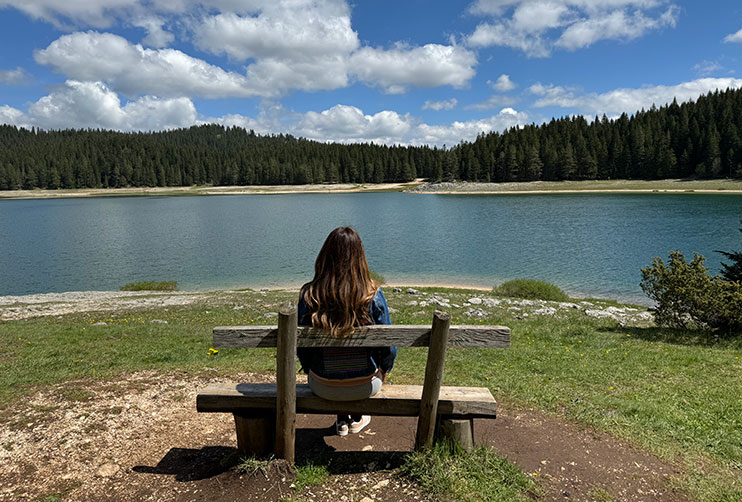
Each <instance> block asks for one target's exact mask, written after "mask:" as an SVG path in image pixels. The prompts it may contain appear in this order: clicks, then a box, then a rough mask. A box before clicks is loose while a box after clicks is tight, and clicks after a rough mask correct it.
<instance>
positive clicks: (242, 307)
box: [232, 305, 245, 310]
mask: <svg viewBox="0 0 742 502" xmlns="http://www.w3.org/2000/svg"><path fill="white" fill-rule="evenodd" d="M244 308H245V306H244V305H235V306H234V307H232V310H242V309H244Z"/></svg>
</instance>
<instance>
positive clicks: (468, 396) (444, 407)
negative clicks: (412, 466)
mask: <svg viewBox="0 0 742 502" xmlns="http://www.w3.org/2000/svg"><path fill="white" fill-rule="evenodd" d="M422 390H423V387H422V385H389V384H384V385H382V387H381V390H380V391H379V393H378V394H376V395H375V396H373V397H370V398H368V399H363V400H361V401H343V402H342V403H339V402H338V401H327V400H325V399H322V398H320V397H317V396H316V395H314V393H312V390H311V389H310V388H309V385H307V384H298V385H296V412H297V413H309V414H332V413H336V412H337V411H338V408H339V407H341V405H342V409H343V411H347V412H348V413H354V414H355V413H358V414H365V415H386V416H406V417H414V416H417V415H418V414H419V413H420V398H421V397H422ZM196 408H197V409H198V411H200V412H215V413H225V412H228V413H233V412H249V411H253V412H255V411H257V410H274V409H276V384H275V383H240V384H216V385H211V386H209V387H207V388H205V389H204V390H202V391H201V392H199V394H198V396H197V397H196ZM496 410H497V403H496V402H495V398H494V397H493V396H492V393H491V392H490V391H489V389H487V388H485V387H445V386H444V387H441V389H440V394H439V395H438V415H439V416H442V417H450V418H495V415H496Z"/></svg>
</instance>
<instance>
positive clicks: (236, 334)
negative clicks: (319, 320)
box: [213, 324, 510, 349]
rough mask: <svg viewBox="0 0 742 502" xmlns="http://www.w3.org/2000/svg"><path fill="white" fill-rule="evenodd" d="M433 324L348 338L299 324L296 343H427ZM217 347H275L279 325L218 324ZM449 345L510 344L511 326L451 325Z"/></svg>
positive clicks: (373, 329)
mask: <svg viewBox="0 0 742 502" xmlns="http://www.w3.org/2000/svg"><path fill="white" fill-rule="evenodd" d="M430 332H431V327H430V326H420V325H410V324H406V325H400V324H397V325H392V324H390V325H373V326H363V327H360V328H356V330H355V331H354V332H353V335H352V336H350V337H348V338H337V337H332V336H329V335H328V334H327V332H326V331H323V330H320V329H316V328H309V327H304V326H300V327H299V328H298V331H297V340H296V342H297V343H296V346H297V347H329V346H335V347H337V346H347V347H389V346H393V345H398V346H401V347H428V346H429V345H430ZM213 334H214V347H219V348H225V349H228V348H229V349H233V348H234V349H236V348H256V347H275V346H276V339H277V335H278V327H277V326H217V327H216V328H214V330H213ZM448 346H449V347H491V348H507V347H510V328H508V327H507V326H481V325H480V326H474V325H471V326H469V325H461V326H451V328H450V330H449V334H448Z"/></svg>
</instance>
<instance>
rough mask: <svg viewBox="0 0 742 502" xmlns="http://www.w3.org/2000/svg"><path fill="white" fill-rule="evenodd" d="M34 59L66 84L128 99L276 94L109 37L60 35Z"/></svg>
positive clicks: (177, 54) (184, 58)
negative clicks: (102, 88) (84, 84)
mask: <svg viewBox="0 0 742 502" xmlns="http://www.w3.org/2000/svg"><path fill="white" fill-rule="evenodd" d="M34 56H35V59H36V61H37V62H38V63H39V64H44V65H47V66H49V67H51V69H52V70H54V71H56V72H58V73H62V74H64V75H65V76H67V77H68V78H69V79H71V80H80V81H92V82H96V81H104V82H106V84H108V85H109V86H110V87H111V88H112V89H114V90H115V91H117V92H121V93H123V94H124V95H127V96H139V95H143V94H151V95H157V96H164V97H179V96H202V97H207V98H221V97H235V96H237V97H247V96H255V95H260V94H262V95H265V94H269V93H270V92H275V90H270V89H265V88H260V87H259V86H255V85H253V84H252V83H251V82H250V81H248V78H247V77H245V76H243V75H239V74H237V73H231V72H226V71H224V70H223V69H221V68H219V67H218V66H214V65H211V64H209V63H206V62H205V61H203V60H200V59H196V58H193V57H191V56H189V55H187V54H185V53H183V52H181V51H178V50H174V49H159V50H153V49H144V48H143V47H142V46H141V45H138V44H137V45H134V44H131V43H129V42H128V41H127V40H126V39H125V38H123V37H119V36H118V35H113V34H110V33H97V32H92V31H91V32H87V33H73V34H71V35H65V36H63V37H61V38H59V39H57V40H55V41H54V42H52V43H51V44H50V45H49V47H47V48H46V49H43V50H40V51H36V53H35V55H34Z"/></svg>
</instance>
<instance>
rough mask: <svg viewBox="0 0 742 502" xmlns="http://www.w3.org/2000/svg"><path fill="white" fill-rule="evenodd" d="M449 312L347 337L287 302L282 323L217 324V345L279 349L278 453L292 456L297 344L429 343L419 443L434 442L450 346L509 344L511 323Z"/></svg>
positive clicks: (375, 327)
mask: <svg viewBox="0 0 742 502" xmlns="http://www.w3.org/2000/svg"><path fill="white" fill-rule="evenodd" d="M450 324H451V316H450V315H449V314H447V313H445V312H439V311H436V312H435V314H434V315H433V325H432V326H431V327H427V326H414V325H388V326H387V325H373V326H364V327H361V328H357V329H356V330H355V331H354V333H353V334H352V335H351V336H349V337H348V338H338V337H333V336H330V335H329V333H328V332H327V331H323V330H319V329H315V328H305V327H298V326H297V309H296V304H293V303H284V304H283V305H281V308H280V309H279V311H278V326H277V327H276V326H232V327H230V326H227V327H224V326H220V327H216V328H214V346H215V347H223V348H237V347H244V348H247V347H277V349H278V350H277V351H276V383H277V387H276V450H275V453H276V456H277V457H278V458H284V459H286V460H288V461H289V462H292V463H293V461H294V440H295V435H296V347H297V346H300V347H331V346H354V347H379V346H391V345H397V346H405V347H420V346H427V347H429V349H428V360H427V364H426V366H425V382H424V385H423V392H422V397H421V398H420V415H419V419H418V424H417V436H416V439H415V444H416V447H417V448H422V447H426V446H430V445H431V444H432V442H433V433H434V428H435V421H436V414H437V410H438V397H439V395H440V389H441V381H442V379H443V365H444V362H445V359H446V347H447V346H449V345H450V346H456V347H500V348H504V347H509V346H510V328H507V327H505V326H453V327H451V326H450Z"/></svg>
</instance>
